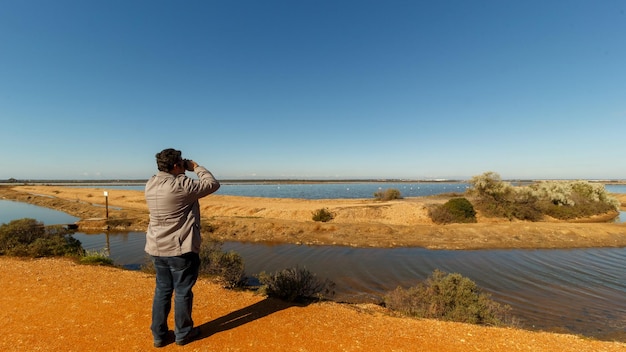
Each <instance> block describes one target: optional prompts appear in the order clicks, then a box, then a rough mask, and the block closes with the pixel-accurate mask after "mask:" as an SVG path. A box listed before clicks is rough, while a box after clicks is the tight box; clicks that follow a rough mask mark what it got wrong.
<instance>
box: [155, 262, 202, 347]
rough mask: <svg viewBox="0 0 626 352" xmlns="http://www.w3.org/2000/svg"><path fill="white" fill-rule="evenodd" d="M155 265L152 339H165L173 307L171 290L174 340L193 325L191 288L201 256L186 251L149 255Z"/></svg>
mask: <svg viewBox="0 0 626 352" xmlns="http://www.w3.org/2000/svg"><path fill="white" fill-rule="evenodd" d="M152 262H153V263H154V268H155V269H156V288H155V290H154V299H153V301H152V325H151V327H150V329H151V330H152V336H153V337H154V341H165V340H166V337H167V332H168V327H167V316H168V315H169V313H170V310H171V308H172V293H174V325H175V326H174V334H175V335H176V341H181V340H183V339H184V338H185V337H186V336H187V334H189V332H191V329H192V328H193V319H192V318H191V310H192V305H193V292H192V291H191V289H192V288H193V286H194V285H195V284H196V280H197V279H198V269H199V268H200V257H199V256H198V254H197V253H185V254H183V255H181V256H177V257H155V256H153V257H152Z"/></svg>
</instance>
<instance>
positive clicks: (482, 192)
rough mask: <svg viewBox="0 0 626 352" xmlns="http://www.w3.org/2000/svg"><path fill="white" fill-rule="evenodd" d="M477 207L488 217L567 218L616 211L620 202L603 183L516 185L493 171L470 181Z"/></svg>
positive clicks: (569, 182)
mask: <svg viewBox="0 0 626 352" xmlns="http://www.w3.org/2000/svg"><path fill="white" fill-rule="evenodd" d="M470 184H471V185H472V188H471V189H470V194H473V195H475V196H476V198H477V201H476V202H475V206H476V208H477V209H479V210H480V211H481V212H482V213H483V214H484V215H485V216H491V217H505V218H508V219H510V220H513V219H520V220H529V221H539V220H541V219H543V217H544V215H549V216H551V217H554V218H557V219H562V220H568V219H575V218H581V217H589V216H593V215H599V214H604V213H607V212H612V211H615V212H616V211H617V210H618V209H619V207H620V203H619V201H618V200H617V199H615V198H614V197H611V196H610V195H609V194H608V193H607V192H606V189H605V188H604V185H602V184H598V183H590V182H588V181H542V182H537V183H534V184H531V185H529V186H523V187H513V186H511V185H510V184H508V183H506V182H503V181H502V180H500V176H499V175H498V174H496V173H494V172H487V173H484V174H482V175H480V176H475V177H473V178H472V180H471V181H470Z"/></svg>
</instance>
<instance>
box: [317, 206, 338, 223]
mask: <svg viewBox="0 0 626 352" xmlns="http://www.w3.org/2000/svg"><path fill="white" fill-rule="evenodd" d="M334 217H335V216H334V215H333V213H331V212H330V211H328V209H326V208H322V209H317V210H316V211H314V212H313V221H321V222H328V221H330V220H332V219H333V218H334Z"/></svg>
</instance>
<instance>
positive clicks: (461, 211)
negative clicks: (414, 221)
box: [430, 198, 476, 224]
mask: <svg viewBox="0 0 626 352" xmlns="http://www.w3.org/2000/svg"><path fill="white" fill-rule="evenodd" d="M430 217H431V219H432V220H433V221H434V222H435V223H437V224H451V223H472V222H476V211H475V210H474V206H472V203H470V201H469V200H467V199H466V198H452V199H450V200H449V201H447V202H446V203H444V204H442V205H439V206H437V207H435V208H434V209H432V210H431V211H430Z"/></svg>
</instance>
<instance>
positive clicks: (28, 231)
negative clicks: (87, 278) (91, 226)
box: [0, 218, 84, 258]
mask: <svg viewBox="0 0 626 352" xmlns="http://www.w3.org/2000/svg"><path fill="white" fill-rule="evenodd" d="M83 252H84V251H83V247H82V245H81V243H80V241H79V240H77V239H75V238H74V237H72V235H71V231H70V230H68V229H66V228H64V227H62V226H44V224H43V223H41V222H38V221H37V220H35V219H29V218H25V219H19V220H13V221H11V222H10V223H8V224H2V226H0V255H13V256H21V257H35V258H37V257H49V256H77V255H81V254H82V253H83Z"/></svg>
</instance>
